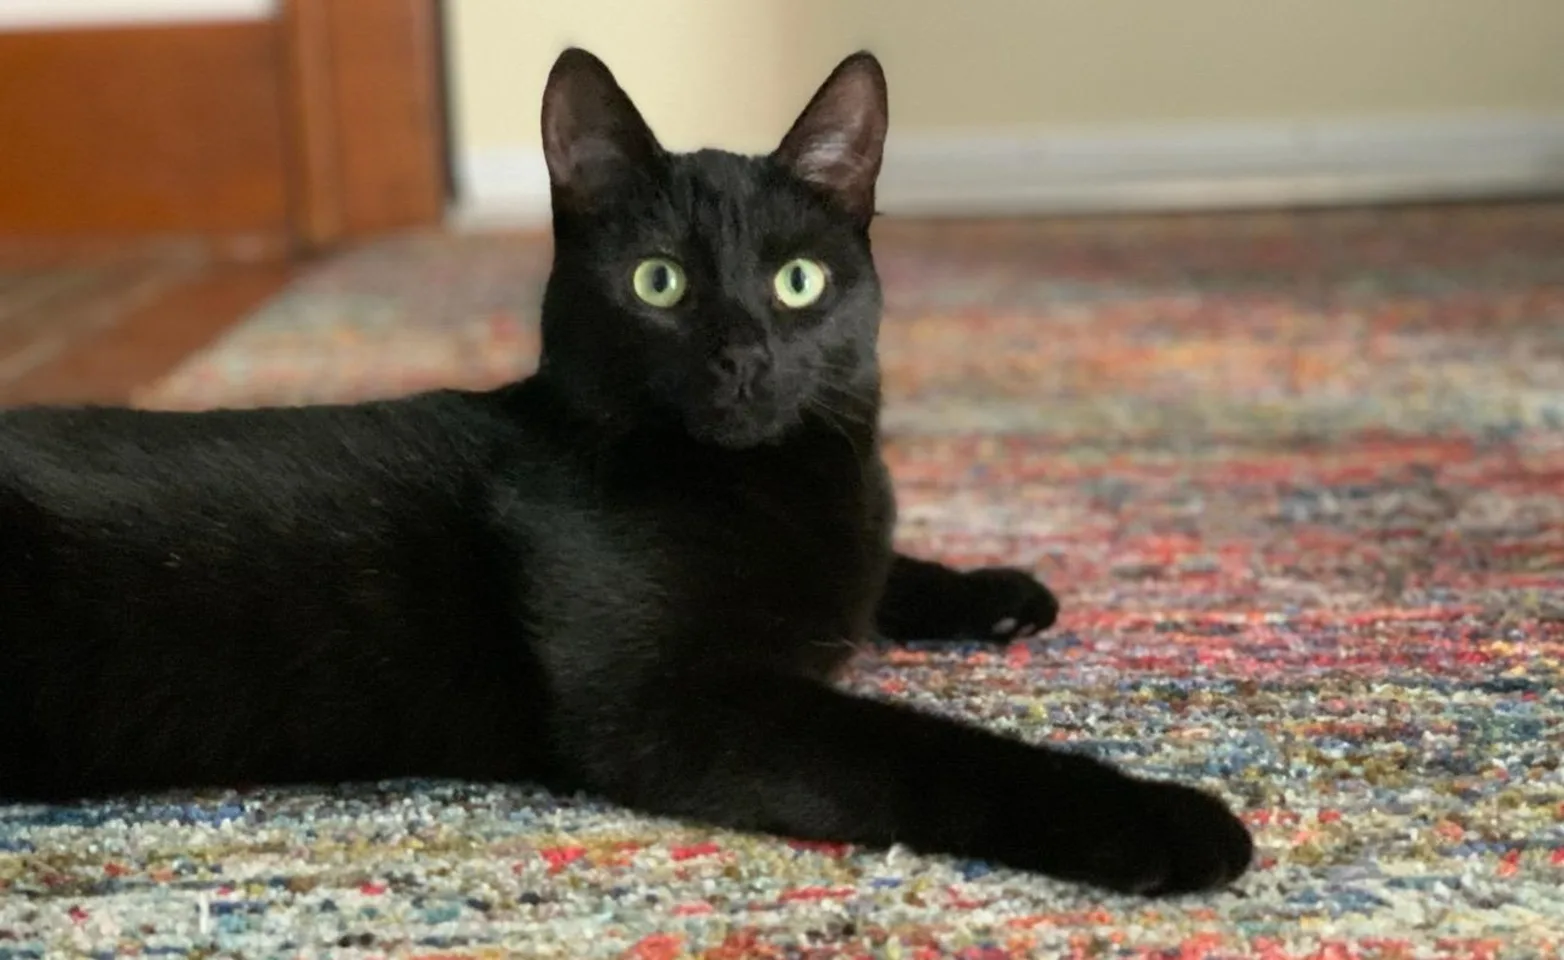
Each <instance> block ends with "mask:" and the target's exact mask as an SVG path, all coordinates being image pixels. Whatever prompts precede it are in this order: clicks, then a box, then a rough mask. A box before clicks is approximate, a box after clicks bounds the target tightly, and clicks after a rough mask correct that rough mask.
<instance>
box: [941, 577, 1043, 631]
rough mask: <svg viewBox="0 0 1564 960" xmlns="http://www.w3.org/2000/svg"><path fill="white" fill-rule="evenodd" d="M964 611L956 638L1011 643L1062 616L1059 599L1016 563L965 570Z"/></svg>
mask: <svg viewBox="0 0 1564 960" xmlns="http://www.w3.org/2000/svg"><path fill="white" fill-rule="evenodd" d="M961 585H962V595H963V596H962V600H963V608H964V609H963V612H962V615H961V617H960V620H961V624H960V628H959V630H958V632H957V638H959V639H963V640H990V641H993V642H995V643H1008V642H1009V641H1011V640H1017V639H1020V638H1022V637H1029V636H1031V635H1033V634H1035V633H1040V632H1042V631H1044V630H1047V629H1048V628H1049V627H1051V626H1053V625H1054V621H1056V620H1058V619H1059V600H1058V598H1056V597H1055V596H1054V595H1053V592H1052V591H1051V590H1049V589H1048V588H1047V587H1046V586H1044V585H1043V584H1042V583H1041V582H1040V581H1039V580H1038V579H1037V578H1036V577H1034V576H1032V575H1031V574H1030V573H1027V572H1026V571H1025V570H1018V569H1016V568H1013V567H984V568H982V569H979V570H972V571H969V572H967V573H965V574H962V578H961Z"/></svg>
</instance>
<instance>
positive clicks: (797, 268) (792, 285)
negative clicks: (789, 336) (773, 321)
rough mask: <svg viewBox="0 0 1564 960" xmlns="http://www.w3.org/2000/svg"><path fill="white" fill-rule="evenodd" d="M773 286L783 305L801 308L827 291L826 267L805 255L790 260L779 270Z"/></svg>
mask: <svg viewBox="0 0 1564 960" xmlns="http://www.w3.org/2000/svg"><path fill="white" fill-rule="evenodd" d="M771 286H772V288H773V289H774V290H776V293H777V299H778V300H780V301H782V306H784V307H787V308H788V309H789V310H801V309H803V308H804V307H807V306H809V305H810V304H811V303H814V302H815V301H816V300H819V299H820V295H821V294H822V293H825V267H822V266H821V265H820V264H818V263H816V262H815V261H813V260H806V259H804V258H803V257H799V258H798V259H797V260H789V261H788V262H787V263H784V264H783V265H782V269H781V270H778V271H777V275H776V277H775V278H774V279H773V280H772V281H771Z"/></svg>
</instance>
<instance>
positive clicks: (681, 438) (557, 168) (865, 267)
mask: <svg viewBox="0 0 1564 960" xmlns="http://www.w3.org/2000/svg"><path fill="white" fill-rule="evenodd" d="M884 122H885V108H884V85H883V78H882V77H881V75H880V72H879V68H878V66H877V65H876V64H875V63H874V61H873V60H872V58H869V57H867V56H864V55H860V56H857V57H853V58H849V59H848V60H847V61H844V62H843V64H842V65H841V66H840V67H839V68H838V69H837V71H836V72H835V73H833V75H832V77H831V79H829V80H828V81H827V82H826V84H825V85H824V86H823V87H822V88H821V91H820V92H819V93H818V94H817V95H816V97H815V99H814V101H812V102H811V104H810V106H809V108H808V109H806V111H805V112H804V114H803V115H802V116H801V117H800V119H799V121H798V123H797V124H795V126H794V128H793V130H792V131H790V132H789V134H788V137H787V138H785V139H784V141H783V144H782V146H781V147H779V149H778V151H777V152H776V153H775V154H772V155H770V156H768V157H763V158H741V157H736V156H733V155H731V154H723V153H717V152H712V151H707V152H702V153H699V154H693V155H672V154H667V153H665V152H663V151H662V150H661V148H660V147H658V146H657V145H656V141H655V139H654V138H652V136H651V134H650V131H649V130H647V129H646V128H645V125H644V123H642V122H641V121H640V118H639V115H638V114H636V113H635V111H634V108H633V107H632V106H631V105H630V104H629V101H628V99H627V98H625V97H624V95H623V93H622V91H620V90H619V89H618V87H617V85H615V84H614V83H613V80H612V78H611V77H610V76H609V75H608V73H607V70H606V68H603V67H602V65H601V64H600V63H598V62H597V61H596V60H595V59H593V58H591V57H590V56H589V55H586V54H584V53H581V52H579V51H571V52H569V53H567V54H565V55H563V56H562V57H561V58H560V61H559V63H558V64H557V65H556V67H555V71H554V73H553V74H551V77H550V84H549V91H548V93H546V95H545V106H544V143H545V150H546V153H547V155H548V158H549V164H550V174H551V180H552V183H553V187H554V198H555V241H556V248H555V266H554V271H553V273H552V274H551V277H550V281H549V289H548V293H547V295H546V297H545V305H544V349H543V356H542V359H541V364H540V370H539V373H538V374H537V375H535V376H534V377H532V378H529V379H528V380H526V381H523V382H522V383H519V384H516V385H513V386H510V387H506V388H503V389H500V390H496V391H492V392H483V393H476V392H474V393H467V392H455V391H447V392H440V393H432V394H426V395H421V396H416V397H411V398H407V399H403V400H393V401H385V402H379V403H369V404H361V405H355V406H340V407H313V408H300V409H287V410H263V411H248V412H240V411H220V412H211V413H201V414H151V413H141V412H133V411H127V410H115V409H80V410H70V409H37V410H21V411H12V412H8V413H3V414H0V796H15V797H42V798H49V799H61V798H69V797H74V796H81V795H86V794H93V793H101V792H104V791H114V790H132V789H154V788H159V787H165V786H174V785H213V784H234V783H251V782H259V781H266V782H300V781H313V782H320V781H340V780H357V779H371V778H383V777H399V776H409V775H421V776H454V777H464V778H474V779H484V780H521V779H526V780H537V781H540V782H543V783H545V784H548V785H551V786H555V787H559V788H563V789H577V788H579V789H587V790H591V791H595V792H597V793H600V794H603V795H606V796H608V797H610V798H612V799H616V800H619V801H621V802H624V803H627V804H629V805H632V806H634V807H637V808H639V809H643V810H647V811H650V812H656V813H663V814H669V815H675V816H684V817H689V818H692V819H696V820H701V821H706V822H712V823H718V824H722V825H726V826H730V827H735V828H741V829H754V830H769V831H775V832H779V833H784V834H791V835H794V836H801V837H810V838H818V839H832V840H847V841H857V842H861V843H867V844H881V845H883V844H889V843H892V842H897V841H900V842H905V843H908V844H910V845H912V846H915V847H919V848H923V849H928V850H933V851H944V852H954V853H961V854H966V855H970V856H980V857H989V858H992V859H996V860H999V861H1002V862H1006V863H1010V864H1012V865H1015V866H1020V867H1025V868H1030V869H1037V870H1042V871H1045V872H1048V873H1052V874H1055V875H1058V876H1061V877H1069V878H1076V879H1081V880H1086V881H1089V882H1093V883H1098V884H1103V885H1106V886H1111V887H1115V888H1119V889H1128V890H1140V891H1145V892H1174V891H1181V890H1190V889H1198V888H1203V887H1208V886H1212V885H1217V884H1221V883H1224V882H1226V881H1227V880H1229V879H1231V878H1232V877H1234V876H1236V875H1237V874H1238V873H1241V872H1242V870H1243V868H1244V867H1245V866H1246V865H1247V862H1248V858H1249V855H1250V846H1249V840H1248V836H1247V834H1246V833H1245V831H1244V830H1243V828H1242V826H1241V825H1239V824H1238V822H1237V821H1236V820H1235V819H1234V818H1233V817H1232V816H1231V814H1229V813H1228V812H1227V811H1226V810H1225V808H1223V807H1222V806H1221V804H1220V803H1218V802H1217V801H1215V800H1214V799H1212V798H1210V797H1208V796H1206V795H1205V794H1203V793H1199V792H1197V791H1193V790H1189V789H1186V788H1182V787H1176V786H1172V785H1164V784H1152V783H1148V782H1144V781H1139V780H1134V779H1131V778H1129V777H1126V776H1124V775H1122V774H1119V773H1117V772H1115V771H1113V770H1111V769H1110V768H1108V767H1106V766H1103V765H1101V764H1098V763H1096V762H1094V761H1091V760H1088V759H1086V758H1084V757H1080V756H1076V755H1072V754H1064V753H1057V752H1053V751H1047V750H1043V749H1038V748H1033V747H1029V746H1026V745H1024V744H1021V743H1019V742H1016V741H1013V740H1009V739H1004V738H1000V737H997V736H994V735H991V734H988V733H985V732H982V731H979V730H976V729H973V728H970V727H966V726H962V725H958V724H954V723H951V722H949V721H945V720H939V719H935V718H932V717H928V716H925V715H922V714H918V713H915V712H912V711H910V710H906V709H903V708H900V707H896V706H892V705H889V704H880V703H873V702H869V701H865V700H860V699H856V698H853V697H849V696H847V695H845V694H842V693H840V692H838V691H836V690H835V689H834V688H832V687H831V686H830V685H829V682H828V681H829V679H830V676H831V674H832V673H833V672H834V671H836V670H837V669H838V668H839V667H840V666H841V665H842V664H843V663H844V662H845V661H846V660H847V658H848V657H849V656H850V655H851V653H852V651H853V649H854V648H855V646H856V645H859V644H861V643H862V642H864V641H866V640H868V639H870V638H871V637H872V636H873V635H874V634H875V633H876V632H879V633H881V634H884V635H887V636H889V637H891V638H893V639H905V638H913V637H921V638H929V639H939V638H958V637H979V638H986V639H990V640H994V641H997V642H1003V641H1006V640H1008V639H1010V638H1011V637H1012V636H1016V635H1023V634H1026V633H1029V632H1032V631H1033V630H1034V629H1036V628H1042V627H1046V626H1047V625H1049V624H1050V623H1051V622H1052V620H1053V618H1054V615H1055V612H1056V609H1057V608H1056V604H1055V601H1054V599H1053V597H1052V595H1051V594H1050V593H1049V592H1048V591H1047V589H1046V588H1044V587H1043V586H1042V585H1041V584H1038V583H1037V582H1036V581H1035V580H1033V579H1032V578H1031V577H1030V576H1029V575H1026V574H1024V573H1021V572H1019V571H1013V570H982V571H974V572H971V573H960V572H957V571H953V570H950V569H948V568H945V567H942V566H939V565H937V564H933V563H928V562H924V561H917V560H911V559H908V558H905V557H899V556H896V555H895V554H893V552H892V550H891V546H890V540H891V529H892V524H893V521H894V506H893V497H892V492H891V488H890V484H889V480H888V477H887V474H886V471H885V468H884V465H883V463H882V461H881V459H880V453H879V446H878V438H877V420H878V413H879V372H878V366H877V362H876V359H875V340H876V330H877V326H878V320H879V311H880V293H879V286H878V281H877V279H876V278H875V275H874V268H873V261H872V258H871V256H870V253H869V245H868V238H867V226H868V222H869V219H870V217H871V216H872V213H873V183H874V177H875V174H876V173H877V172H878V167H879V156H880V143H881V140H882V139H883V135H884Z"/></svg>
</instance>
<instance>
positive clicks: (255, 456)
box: [0, 392, 532, 794]
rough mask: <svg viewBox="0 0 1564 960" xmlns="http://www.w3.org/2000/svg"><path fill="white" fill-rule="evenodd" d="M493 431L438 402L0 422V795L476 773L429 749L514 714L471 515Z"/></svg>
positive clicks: (487, 543)
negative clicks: (480, 718)
mask: <svg viewBox="0 0 1564 960" xmlns="http://www.w3.org/2000/svg"><path fill="white" fill-rule="evenodd" d="M515 435H516V431H515V429H514V426H513V425H512V424H511V423H510V422H509V421H507V419H506V418H505V417H503V416H501V415H500V414H499V413H497V412H496V407H495V403H494V400H493V398H492V397H491V396H489V395H486V394H465V393H454V392H452V393H440V394H428V395H423V396H419V397H413V398H408V399H404V400H397V401H390V402H385V403H372V404H363V405H353V406H338V407H303V408H287V409H271V410H255V411H223V412H213V413H199V414H174V413H144V412H135V411H129V410H121V409H93V408H79V409H63V408H52V409H51V408H37V409H24V410H14V411H8V412H5V413H0V530H3V532H4V535H3V536H0V721H4V722H3V723H0V728H3V729H4V731H6V732H5V733H3V734H0V793H4V792H5V791H7V790H9V789H12V788H16V787H21V788H25V789H24V791H23V792H27V790H37V791H41V792H43V793H46V794H47V793H52V792H56V791H64V792H66V793H69V792H71V791H74V790H78V789H95V788H97V787H126V786H135V785H138V784H146V785H156V784H165V783H184V782H227V781H230V780H232V779H235V778H239V779H278V778H280V779H296V778H300V777H304V778H308V777H311V776H317V775H327V774H329V775H330V776H331V777H332V778H338V777H341V776H351V775H353V774H356V773H357V774H364V775H395V774H397V773H398V772H406V771H410V770H417V769H428V770H432V771H439V770H440V769H442V768H449V769H452V770H457V771H459V770H463V769H466V768H473V769H488V768H489V766H491V765H493V764H495V763H497V762H498V761H497V760H495V759H494V758H495V757H496V756H499V753H498V752H497V751H498V749H499V748H498V746H497V745H496V744H493V743H491V742H489V741H488V740H486V739H484V738H472V737H469V738H467V739H466V740H459V739H458V740H453V739H452V738H453V737H454V736H455V733H454V730H455V729H457V728H459V727H460V726H461V722H462V721H463V720H464V719H466V718H467V713H468V712H470V711H477V710H488V711H490V712H491V713H496V715H509V713H507V711H508V712H512V713H513V712H516V711H520V710H525V709H527V704H528V703H529V702H530V701H531V699H532V698H531V697H530V696H529V695H528V694H527V692H526V690H527V687H526V683H527V682H528V677H529V676H530V675H529V674H528V673H527V668H526V666H525V665H524V664H522V663H520V662H516V658H517V657H518V656H520V655H521V654H520V652H518V651H517V650H516V649H515V648H514V647H513V646H509V645H507V644H506V643H505V640H506V632H505V627H506V616H507V611H508V603H509V600H508V597H507V596H506V585H505V583H504V582H503V580H502V579H501V578H500V576H499V571H498V570H497V568H496V566H495V563H494V559H495V556H494V544H493V541H492V538H491V537H490V536H489V521H488V503H489V487H488V473H487V471H488V469H489V467H490V464H491V462H492V460H493V459H494V456H495V451H496V450H497V449H499V448H502V447H503V448H506V450H507V452H508V453H507V455H508V456H511V457H514V455H515V454H514V451H515V449H516V447H517V446H518V441H517V440H516V436H515ZM519 443H520V445H522V446H524V445H525V441H519ZM479 664H481V665H483V670H484V671H485V672H484V673H483V674H481V675H480V674H475V673H474V672H473V671H474V670H475V668H476V665H479ZM502 687H503V690H502ZM502 692H503V693H504V695H505V699H504V701H503V702H504V704H505V705H504V706H503V707H501V706H497V705H496V704H497V703H499V702H500V697H501V693H502ZM27 704H31V705H32V706H31V707H28V708H26V709H23V707H24V705H27ZM17 710H20V711H21V712H20V713H17V712H15V711H17ZM437 715H438V716H443V717H446V718H450V719H451V720H452V723H453V726H451V727H447V726H445V725H444V724H431V723H429V722H428V721H429V718H430V717H431V716H437ZM6 781H9V783H8V782H6Z"/></svg>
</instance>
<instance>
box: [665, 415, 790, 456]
mask: <svg viewBox="0 0 1564 960" xmlns="http://www.w3.org/2000/svg"><path fill="white" fill-rule="evenodd" d="M800 422H802V421H801V419H800V418H799V415H798V411H797V410H773V411H765V412H761V411H757V410H752V409H746V410H708V411H705V412H703V413H702V414H699V415H693V416H690V417H688V418H686V421H685V426H686V428H687V429H688V430H689V432H690V436H692V437H694V438H695V439H696V440H699V441H700V442H702V443H710V444H714V445H715V446H719V447H724V448H726V449H729V450H747V449H749V448H751V447H758V446H763V445H765V444H768V443H779V442H781V440H782V439H783V438H784V437H786V436H787V434H788V433H789V431H791V430H792V429H793V428H794V427H796V426H798V424H799V423H800Z"/></svg>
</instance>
